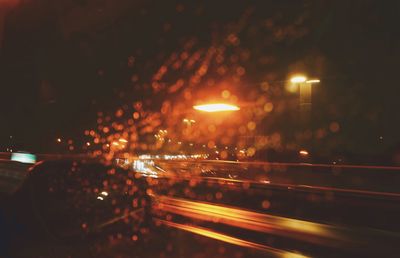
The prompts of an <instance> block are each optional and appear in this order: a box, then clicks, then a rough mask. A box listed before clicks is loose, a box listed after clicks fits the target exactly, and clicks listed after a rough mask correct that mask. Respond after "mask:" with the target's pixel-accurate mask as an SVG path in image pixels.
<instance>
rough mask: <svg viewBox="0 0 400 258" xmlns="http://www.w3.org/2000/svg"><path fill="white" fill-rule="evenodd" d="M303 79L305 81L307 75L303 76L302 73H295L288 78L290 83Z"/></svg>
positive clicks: (299, 81) (300, 81)
mask: <svg viewBox="0 0 400 258" xmlns="http://www.w3.org/2000/svg"><path fill="white" fill-rule="evenodd" d="M305 81H307V77H305V76H304V75H296V76H293V77H292V78H291V79H290V82H291V83H302V82H305Z"/></svg>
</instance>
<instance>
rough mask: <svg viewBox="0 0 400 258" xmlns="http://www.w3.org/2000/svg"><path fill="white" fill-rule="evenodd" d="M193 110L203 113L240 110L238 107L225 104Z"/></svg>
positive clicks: (195, 107) (201, 106)
mask: <svg viewBox="0 0 400 258" xmlns="http://www.w3.org/2000/svg"><path fill="white" fill-rule="evenodd" d="M193 108H194V109H196V110H199V111H203V112H209V113H211V112H223V111H237V110H240V108H239V107H238V106H235V105H231V104H225V103H213V104H204V105H197V106H193Z"/></svg>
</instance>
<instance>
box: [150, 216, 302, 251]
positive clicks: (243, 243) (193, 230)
mask: <svg viewBox="0 0 400 258" xmlns="http://www.w3.org/2000/svg"><path fill="white" fill-rule="evenodd" d="M158 221H160V222H161V223H163V224H164V225H166V226H169V227H174V228H178V229H181V230H184V231H188V232H191V233H194V234H197V235H201V236H205V237H209V238H212V239H216V240H219V241H222V242H225V243H230V244H234V245H238V246H242V247H247V248H254V249H257V250H260V251H264V252H268V253H271V254H274V255H275V256H277V257H282V258H284V257H292V258H304V257H307V256H304V255H301V254H298V253H293V252H288V251H285V250H280V249H277V248H273V247H270V246H266V245H262V244H258V243H254V242H250V241H246V240H243V239H240V238H236V237H232V236H229V235H225V234H222V233H219V232H215V231H211V230H209V229H206V228H201V227H197V226H191V225H185V224H180V223H175V222H171V221H166V220H158Z"/></svg>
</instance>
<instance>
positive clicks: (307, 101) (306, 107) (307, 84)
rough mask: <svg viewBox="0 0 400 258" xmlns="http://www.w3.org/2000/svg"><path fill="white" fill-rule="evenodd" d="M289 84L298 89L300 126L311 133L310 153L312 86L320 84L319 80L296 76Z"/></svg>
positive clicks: (312, 143)
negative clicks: (296, 86) (294, 85)
mask: <svg viewBox="0 0 400 258" xmlns="http://www.w3.org/2000/svg"><path fill="white" fill-rule="evenodd" d="M290 82H292V83H293V84H297V85H298V87H299V111H300V114H299V115H300V124H301V126H302V127H303V128H304V129H310V131H311V141H310V142H311V144H310V148H311V153H312V150H313V145H314V137H313V125H312V118H311V116H312V86H313V84H317V83H319V82H320V80H319V79H307V77H306V76H304V75H297V76H294V77H292V78H291V79H290Z"/></svg>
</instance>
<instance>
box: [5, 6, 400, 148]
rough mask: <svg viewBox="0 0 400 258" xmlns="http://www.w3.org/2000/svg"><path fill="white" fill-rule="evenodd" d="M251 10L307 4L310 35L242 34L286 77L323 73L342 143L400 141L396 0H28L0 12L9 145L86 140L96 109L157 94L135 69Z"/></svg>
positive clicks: (325, 107)
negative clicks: (266, 41) (283, 38)
mask: <svg viewBox="0 0 400 258" xmlns="http://www.w3.org/2000/svg"><path fill="white" fill-rule="evenodd" d="M0 8H2V7H1V6H0ZM246 10H252V13H251V15H250V18H249V21H248V22H247V23H246V25H245V26H247V27H246V29H248V30H245V31H252V30H254V31H256V30H257V26H261V25H260V24H264V23H265V22H267V21H268V19H269V17H278V18H277V19H280V21H282V22H285V21H286V20H287V21H292V20H293V17H297V16H298V15H299V14H302V15H301V17H303V19H304V22H303V25H304V28H305V34H304V36H302V37H300V38H296V39H293V40H292V41H288V42H285V43H281V44H280V43H279V42H277V43H275V44H274V45H273V46H274V47H273V48H264V47H263V46H262V40H261V39H260V41H259V42H258V41H250V40H247V41H246V35H243V37H242V38H241V40H242V44H243V45H244V46H246V47H248V48H249V49H250V50H253V49H256V50H257V53H258V54H260V55H261V54H263V52H265V53H267V52H268V53H272V55H274V59H275V60H276V61H275V64H274V67H273V69H274V71H276V73H277V74H279V75H281V76H282V77H284V76H286V75H287V74H288V73H290V72H293V71H295V70H296V69H297V70H299V69H302V70H303V71H305V72H306V73H308V74H312V75H313V76H316V77H319V78H321V80H322V83H321V85H320V86H319V88H318V89H317V90H316V92H315V95H316V98H315V102H314V109H315V111H314V113H315V116H316V123H319V122H321V123H323V122H326V121H338V122H339V123H340V125H341V132H340V135H338V136H337V137H338V140H337V142H338V146H337V148H343V150H346V151H350V152H354V153H361V154H379V153H384V152H387V151H390V150H391V149H393V148H395V146H396V145H397V146H398V145H399V143H400V135H399V132H400V116H399V114H398V112H399V110H400V101H399V100H398V97H399V96H400V90H399V86H400V85H399V80H398V77H399V75H398V74H399V72H398V71H397V70H398V69H399V67H400V61H399V60H400V50H399V48H400V47H399V46H400V42H399V41H400V33H399V29H398V13H400V4H399V3H397V2H395V1H366V0H359V1H294V0H293V1H112V0H104V1H89V0H86V1H85V0H79V1H78V0H74V1H72V0H70V1H68V0H60V1H51V0H30V1H20V3H19V4H17V5H16V6H15V7H13V8H9V9H8V10H7V11H5V12H3V13H4V15H5V16H4V17H5V19H4V24H3V26H4V29H3V35H2V48H1V49H0V87H1V94H0V121H1V126H0V151H5V149H6V147H7V146H8V145H9V144H10V139H9V136H10V135H12V136H13V139H12V141H13V143H14V144H17V145H18V146H19V149H26V150H34V151H40V152H48V151H50V152H51V151H55V149H54V146H53V145H54V144H55V139H56V138H57V137H63V138H66V139H67V138H71V139H79V137H80V135H82V134H83V131H84V130H85V129H87V128H90V127H92V126H93V125H95V123H96V113H97V112H98V111H107V110H110V111H112V110H114V109H115V108H116V107H118V106H119V105H121V104H123V103H125V102H126V103H131V102H132V101H135V100H140V99H143V98H145V97H146V98H148V92H147V91H146V90H142V89H135V88H134V87H132V84H131V82H130V78H131V76H132V74H133V73H135V74H139V75H140V80H142V81H146V80H150V77H151V75H152V74H153V73H154V72H155V71H156V70H157V69H158V66H159V65H160V63H162V60H163V59H164V58H165V57H166V56H167V55H168V54H169V53H170V52H172V51H174V50H176V49H179V48H180V47H181V46H182V44H183V42H185V40H187V39H189V38H191V37H196V38H197V40H198V42H199V43H198V44H199V45H207V44H209V42H210V41H211V39H212V37H213V33H215V32H216V31H217V32H218V33H223V30H224V28H226V27H225V26H229V24H230V23H231V22H234V21H235V22H236V21H237V20H238V19H240V17H241V16H242V15H243V13H245V12H246ZM260 21H262V22H260ZM258 33H259V32H258ZM243 34H244V33H243ZM257 35H258V34H257ZM130 57H134V58H135V59H134V62H135V67H134V68H132V67H130V65H129V62H130V60H131V62H132V59H130ZM254 66H255V65H254ZM265 69H267V68H264V67H262V66H259V67H253V69H252V70H251V71H252V74H250V76H249V77H251V78H254V81H257V80H262V79H264V77H263V74H264V73H266V70H265ZM268 69H271V68H268ZM283 79H286V78H283ZM159 97H160V96H157V98H159ZM161 97H162V96H161ZM165 97H167V96H165ZM325 120H326V121H325Z"/></svg>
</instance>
